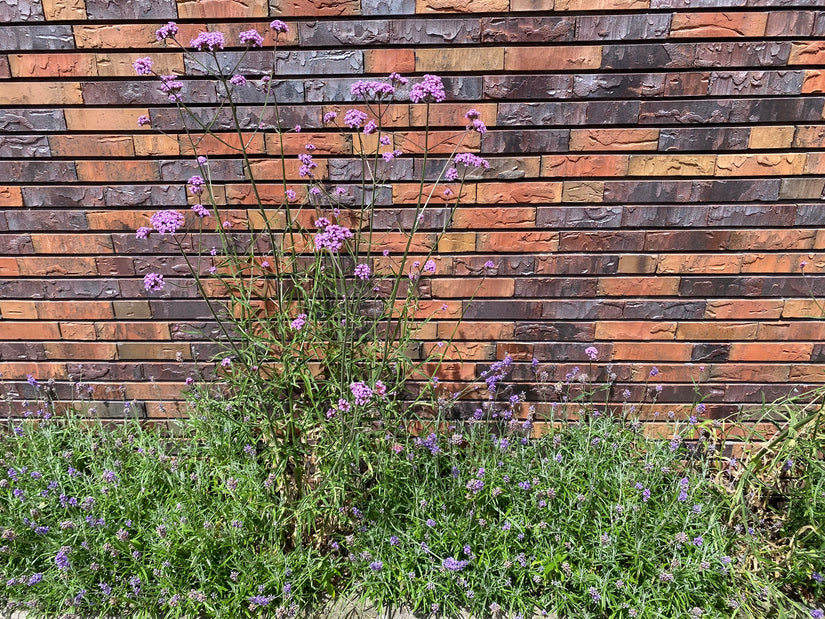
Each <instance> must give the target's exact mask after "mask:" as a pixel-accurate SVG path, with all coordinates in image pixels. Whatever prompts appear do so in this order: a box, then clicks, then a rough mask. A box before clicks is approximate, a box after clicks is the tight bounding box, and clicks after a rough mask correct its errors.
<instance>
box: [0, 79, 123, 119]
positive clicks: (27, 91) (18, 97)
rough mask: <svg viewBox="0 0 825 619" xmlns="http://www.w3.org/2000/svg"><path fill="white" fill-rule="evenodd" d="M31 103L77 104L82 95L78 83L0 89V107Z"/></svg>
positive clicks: (25, 83) (27, 84) (26, 84)
mask: <svg viewBox="0 0 825 619" xmlns="http://www.w3.org/2000/svg"><path fill="white" fill-rule="evenodd" d="M32 101H37V104H38V105H40V106H59V105H71V104H79V103H83V93H82V91H81V89H80V83H79V82H32V81H20V82H12V83H8V82H5V83H4V84H3V88H0V105H31V102H32ZM69 111H70V110H66V112H69ZM66 112H64V113H66ZM84 113H88V112H84ZM66 115H67V116H68V113H67V114H66ZM138 115H139V114H138ZM135 119H137V116H135Z"/></svg>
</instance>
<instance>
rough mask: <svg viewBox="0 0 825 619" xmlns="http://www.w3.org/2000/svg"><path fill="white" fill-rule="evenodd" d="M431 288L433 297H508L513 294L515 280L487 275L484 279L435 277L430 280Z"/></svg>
mask: <svg viewBox="0 0 825 619" xmlns="http://www.w3.org/2000/svg"><path fill="white" fill-rule="evenodd" d="M431 290H432V295H433V297H435V298H443V299H449V298H460V299H469V298H471V297H475V298H482V297H499V298H508V297H512V296H513V291H514V290H515V280H513V279H512V278H509V277H488V278H485V279H478V278H463V279H452V278H451V279H442V278H436V279H433V280H432V284H431Z"/></svg>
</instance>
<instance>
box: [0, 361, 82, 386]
mask: <svg viewBox="0 0 825 619" xmlns="http://www.w3.org/2000/svg"><path fill="white" fill-rule="evenodd" d="M0 374H2V375H3V376H19V377H20V378H22V377H24V376H27V375H28V374H31V375H32V376H34V377H35V378H36V379H37V380H40V381H43V380H48V379H50V378H54V379H55V380H61V379H65V378H67V375H66V364H65V363H47V362H46V361H38V362H37V363H14V362H11V363H0Z"/></svg>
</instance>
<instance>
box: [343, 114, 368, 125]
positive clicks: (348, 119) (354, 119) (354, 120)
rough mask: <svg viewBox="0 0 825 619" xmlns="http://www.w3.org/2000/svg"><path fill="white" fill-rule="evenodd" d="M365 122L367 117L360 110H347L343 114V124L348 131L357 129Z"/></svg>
mask: <svg viewBox="0 0 825 619" xmlns="http://www.w3.org/2000/svg"><path fill="white" fill-rule="evenodd" d="M366 120H367V115H366V114H365V113H364V112H361V111H360V110H347V111H346V113H345V114H344V124H345V125H346V126H347V127H349V128H350V129H357V128H358V127H360V126H361V125H362V124H364V122H365V121H366Z"/></svg>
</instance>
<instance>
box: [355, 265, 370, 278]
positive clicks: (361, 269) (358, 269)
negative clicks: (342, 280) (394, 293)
mask: <svg viewBox="0 0 825 619" xmlns="http://www.w3.org/2000/svg"><path fill="white" fill-rule="evenodd" d="M353 275H355V277H357V278H358V279H361V280H365V279H369V278H370V267H369V265H368V264H356V265H355V270H354V271H353Z"/></svg>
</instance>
